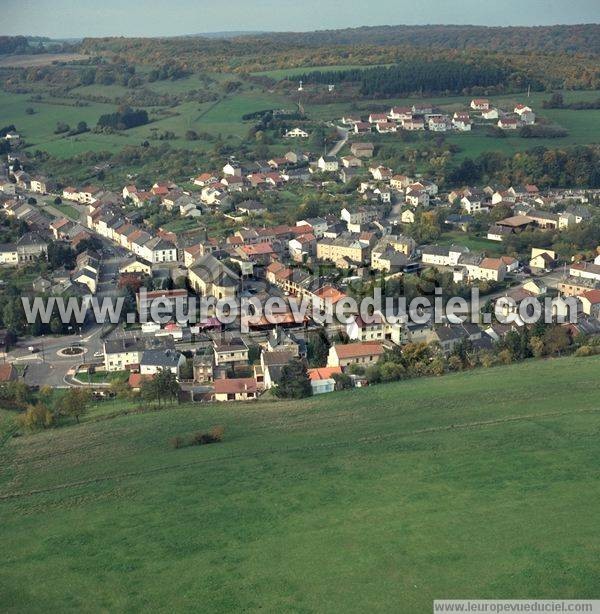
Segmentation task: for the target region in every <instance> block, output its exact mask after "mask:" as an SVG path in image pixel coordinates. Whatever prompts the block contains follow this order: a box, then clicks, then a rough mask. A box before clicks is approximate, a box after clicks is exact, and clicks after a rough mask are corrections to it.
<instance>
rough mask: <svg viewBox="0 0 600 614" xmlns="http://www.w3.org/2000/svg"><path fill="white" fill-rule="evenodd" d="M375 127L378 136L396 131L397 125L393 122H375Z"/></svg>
mask: <svg viewBox="0 0 600 614" xmlns="http://www.w3.org/2000/svg"><path fill="white" fill-rule="evenodd" d="M375 127H376V129H377V132H379V134H388V133H390V132H397V131H398V124H396V123H394V122H377V124H376V125H375Z"/></svg>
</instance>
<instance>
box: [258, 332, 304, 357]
mask: <svg viewBox="0 0 600 614" xmlns="http://www.w3.org/2000/svg"><path fill="white" fill-rule="evenodd" d="M267 351H268V352H285V353H287V354H291V355H292V356H293V357H298V356H303V355H304V354H305V353H306V344H305V343H304V340H302V343H301V342H300V341H299V340H297V339H296V338H295V337H294V336H293V335H292V334H291V333H289V332H288V331H286V330H285V329H284V328H281V327H280V326H276V327H275V328H273V329H271V330H270V331H269V336H268V338H267Z"/></svg>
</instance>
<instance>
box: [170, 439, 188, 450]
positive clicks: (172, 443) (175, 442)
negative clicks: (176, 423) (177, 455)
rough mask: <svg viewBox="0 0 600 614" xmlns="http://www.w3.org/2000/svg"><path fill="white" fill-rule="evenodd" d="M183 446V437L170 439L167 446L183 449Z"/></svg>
mask: <svg viewBox="0 0 600 614" xmlns="http://www.w3.org/2000/svg"><path fill="white" fill-rule="evenodd" d="M184 444H185V441H184V439H183V437H171V439H169V445H170V446H171V447H172V448H175V449H177V448H183V446H184Z"/></svg>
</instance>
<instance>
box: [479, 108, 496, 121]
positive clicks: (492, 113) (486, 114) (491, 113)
mask: <svg viewBox="0 0 600 614" xmlns="http://www.w3.org/2000/svg"><path fill="white" fill-rule="evenodd" d="M481 117H483V119H498V109H487V110H486V111H483V113H482V114H481Z"/></svg>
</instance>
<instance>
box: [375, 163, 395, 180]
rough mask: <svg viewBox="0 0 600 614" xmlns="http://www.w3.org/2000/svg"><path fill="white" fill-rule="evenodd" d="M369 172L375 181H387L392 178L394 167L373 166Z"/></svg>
mask: <svg viewBox="0 0 600 614" xmlns="http://www.w3.org/2000/svg"><path fill="white" fill-rule="evenodd" d="M369 173H371V176H372V177H373V179H375V181H387V180H389V179H391V178H392V169H390V168H388V167H387V166H381V165H379V166H372V167H371V168H369Z"/></svg>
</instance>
